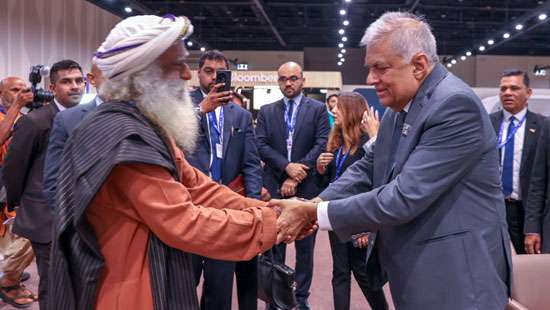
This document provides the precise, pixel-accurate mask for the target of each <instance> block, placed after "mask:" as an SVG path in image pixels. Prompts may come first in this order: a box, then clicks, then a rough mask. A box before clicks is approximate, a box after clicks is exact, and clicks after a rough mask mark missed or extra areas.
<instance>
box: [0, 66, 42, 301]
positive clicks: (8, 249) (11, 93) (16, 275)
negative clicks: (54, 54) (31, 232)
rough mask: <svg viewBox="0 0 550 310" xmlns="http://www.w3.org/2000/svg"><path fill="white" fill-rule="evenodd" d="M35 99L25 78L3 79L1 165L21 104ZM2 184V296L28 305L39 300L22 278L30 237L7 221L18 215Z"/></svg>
mask: <svg viewBox="0 0 550 310" xmlns="http://www.w3.org/2000/svg"><path fill="white" fill-rule="evenodd" d="M32 101H33V95H32V92H31V91H30V89H29V88H28V86H27V84H26V83H25V81H23V80H22V79H20V78H18V77H8V78H5V79H3V80H1V81H0V143H1V147H0V165H1V164H2V162H3V160H4V156H5V155H6V153H7V150H8V145H9V142H10V137H11V135H12V128H13V125H14V124H15V122H16V121H17V120H18V119H19V117H20V116H21V115H22V114H21V108H22V107H24V106H25V105H27V104H29V103H31V102H32ZM0 187H1V188H2V190H1V191H2V195H1V196H3V197H2V199H1V206H0V252H1V253H2V255H3V256H4V259H3V261H2V265H1V268H0V271H1V272H2V276H1V277H0V297H1V298H2V300H4V302H6V303H8V304H10V305H12V306H14V307H17V308H19V307H25V306H27V305H30V304H32V303H33V302H34V301H35V300H36V295H34V294H33V293H32V292H31V291H30V290H29V289H27V288H26V287H25V286H24V285H23V284H21V280H22V278H26V279H28V278H29V274H28V273H25V275H23V271H24V270H25V268H27V267H28V266H29V265H30V264H31V262H32V260H33V258H34V254H33V251H32V248H31V243H30V241H29V240H28V239H25V238H23V237H20V236H19V235H16V234H14V233H12V231H11V228H12V227H11V226H12V225H10V224H4V223H5V222H6V221H8V222H9V221H10V220H9V219H10V218H13V217H15V212H8V210H7V207H6V204H5V200H6V199H5V190H4V189H3V187H4V185H3V184H1V185H0Z"/></svg>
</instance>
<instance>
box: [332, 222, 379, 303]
mask: <svg viewBox="0 0 550 310" xmlns="http://www.w3.org/2000/svg"><path fill="white" fill-rule="evenodd" d="M328 236H329V240H330V250H331V252H332V293H333V296H334V309H338V310H349V308H350V298H351V272H353V276H354V277H355V280H356V281H357V283H358V284H359V287H360V288H361V291H362V292H363V295H364V296H365V298H366V299H367V302H368V303H369V305H370V306H371V308H372V309H373V310H387V309H388V304H387V302H386V297H385V296H384V291H383V290H382V288H373V287H372V286H371V285H369V282H368V275H367V273H368V272H369V270H368V269H367V260H366V258H367V248H363V249H359V248H356V247H354V246H353V244H352V243H351V242H341V241H340V239H338V237H337V236H336V234H335V233H334V232H332V231H330V232H329V233H328Z"/></svg>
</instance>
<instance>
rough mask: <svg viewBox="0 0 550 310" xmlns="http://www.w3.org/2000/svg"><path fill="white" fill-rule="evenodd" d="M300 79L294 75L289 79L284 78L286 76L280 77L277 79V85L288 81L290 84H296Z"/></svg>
mask: <svg viewBox="0 0 550 310" xmlns="http://www.w3.org/2000/svg"><path fill="white" fill-rule="evenodd" d="M301 79H302V78H301V77H297V76H295V75H293V76H291V77H288V78H287V77H286V76H280V77H279V83H286V82H287V81H290V82H292V83H296V81H298V80H301Z"/></svg>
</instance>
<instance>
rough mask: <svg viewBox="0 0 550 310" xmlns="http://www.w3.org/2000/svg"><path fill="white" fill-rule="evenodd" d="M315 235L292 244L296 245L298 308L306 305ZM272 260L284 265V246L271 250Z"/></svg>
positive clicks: (277, 246) (311, 276)
mask: <svg viewBox="0 0 550 310" xmlns="http://www.w3.org/2000/svg"><path fill="white" fill-rule="evenodd" d="M316 236H317V233H316V232H315V233H313V234H311V235H310V236H308V237H306V238H304V239H302V240H298V241H296V242H294V244H295V245H296V268H295V270H296V301H297V302H298V308H299V307H300V305H302V304H306V303H307V299H308V297H309V288H310V287H311V281H312V279H313V255H314V251H313V250H314V248H315V237H316ZM272 250H273V259H275V260H276V261H277V262H279V263H284V262H285V259H286V244H285V243H281V244H279V245H276V246H274V247H273V248H272Z"/></svg>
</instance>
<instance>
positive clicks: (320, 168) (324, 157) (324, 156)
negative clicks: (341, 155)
mask: <svg viewBox="0 0 550 310" xmlns="http://www.w3.org/2000/svg"><path fill="white" fill-rule="evenodd" d="M333 159H334V154H332V153H328V152H327V153H321V155H319V158H317V172H319V174H325V172H326V171H327V166H328V164H330V162H331V161H332V160H333Z"/></svg>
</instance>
